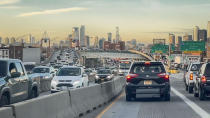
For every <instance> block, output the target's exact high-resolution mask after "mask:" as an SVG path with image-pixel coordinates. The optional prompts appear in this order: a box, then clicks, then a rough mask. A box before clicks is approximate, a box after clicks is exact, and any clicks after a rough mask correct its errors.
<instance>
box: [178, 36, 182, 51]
mask: <svg viewBox="0 0 210 118" xmlns="http://www.w3.org/2000/svg"><path fill="white" fill-rule="evenodd" d="M177 40H178V42H177V47H178V49H180V47H181V45H182V37H181V36H178V39H177Z"/></svg>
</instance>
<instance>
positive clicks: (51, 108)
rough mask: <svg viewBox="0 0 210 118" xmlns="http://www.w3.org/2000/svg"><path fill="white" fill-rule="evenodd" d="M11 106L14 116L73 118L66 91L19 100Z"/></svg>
mask: <svg viewBox="0 0 210 118" xmlns="http://www.w3.org/2000/svg"><path fill="white" fill-rule="evenodd" d="M13 106H14V109H15V114H16V118H74V114H73V112H72V109H71V107H70V96H69V92H68V91H66V92H59V93H56V94H51V95H48V96H43V97H40V98H36V99H32V100H28V101H25V102H20V103H17V104H14V105H13Z"/></svg>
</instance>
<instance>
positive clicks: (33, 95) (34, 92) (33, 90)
mask: <svg viewBox="0 0 210 118" xmlns="http://www.w3.org/2000/svg"><path fill="white" fill-rule="evenodd" d="M36 97H38V95H37V90H36V89H35V88H34V89H32V91H31V96H30V98H31V99H32V98H36Z"/></svg>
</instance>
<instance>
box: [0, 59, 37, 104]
mask: <svg viewBox="0 0 210 118" xmlns="http://www.w3.org/2000/svg"><path fill="white" fill-rule="evenodd" d="M0 68H1V69H0V106H4V105H8V104H11V103H15V102H19V101H23V100H26V99H28V98H34V97H37V96H38V95H39V91H40V90H39V86H40V79H39V78H36V77H28V75H27V72H26V70H25V67H24V66H23V64H22V62H21V61H20V60H17V59H1V60H0Z"/></svg>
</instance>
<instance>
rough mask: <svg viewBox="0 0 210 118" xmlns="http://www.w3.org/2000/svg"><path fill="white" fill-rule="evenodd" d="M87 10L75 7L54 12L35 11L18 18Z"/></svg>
mask: <svg viewBox="0 0 210 118" xmlns="http://www.w3.org/2000/svg"><path fill="white" fill-rule="evenodd" d="M86 9H87V8H82V7H73V8H61V9H53V10H44V11H35V12H28V13H22V14H19V15H17V17H25V16H34V15H43V14H59V13H64V12H73V11H82V10H86Z"/></svg>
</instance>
